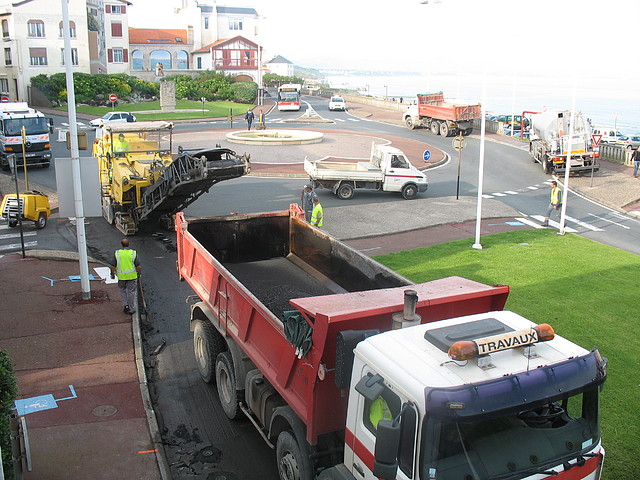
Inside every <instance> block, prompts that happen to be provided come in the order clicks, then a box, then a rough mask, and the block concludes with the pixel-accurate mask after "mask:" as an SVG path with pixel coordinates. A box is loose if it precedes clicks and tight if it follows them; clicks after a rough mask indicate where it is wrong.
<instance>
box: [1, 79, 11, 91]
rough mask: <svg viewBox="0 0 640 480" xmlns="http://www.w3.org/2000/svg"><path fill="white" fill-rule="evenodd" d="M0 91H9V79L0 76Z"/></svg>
mask: <svg viewBox="0 0 640 480" xmlns="http://www.w3.org/2000/svg"><path fill="white" fill-rule="evenodd" d="M0 92H2V93H9V80H8V79H6V78H0Z"/></svg>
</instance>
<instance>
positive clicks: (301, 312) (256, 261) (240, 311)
mask: <svg viewBox="0 0 640 480" xmlns="http://www.w3.org/2000/svg"><path fill="white" fill-rule="evenodd" d="M176 232H177V245H178V270H179V274H180V276H181V278H184V279H185V280H186V281H187V282H188V283H189V284H190V285H191V287H192V288H193V289H194V291H195V292H196V293H197V294H198V296H199V297H200V299H201V300H202V301H203V302H204V303H205V304H206V305H207V307H208V308H209V309H210V310H211V311H212V312H213V313H214V316H215V317H216V321H215V322H216V325H215V326H216V328H217V329H218V331H220V332H221V333H222V334H223V335H226V336H230V337H232V338H233V339H234V340H235V342H236V343H237V344H238V345H239V346H240V347H241V348H242V350H243V351H244V352H245V353H246V354H247V356H248V357H249V358H250V359H251V360H252V361H253V363H254V364H255V365H256V366H257V367H258V368H259V369H260V371H261V372H262V373H263V374H264V376H265V378H266V379H267V380H268V381H269V382H270V383H271V384H272V385H273V386H274V387H275V388H276V390H277V391H278V392H279V394H280V395H281V396H282V397H283V398H284V400H285V401H286V402H287V404H288V405H289V406H290V407H291V408H292V409H293V410H294V411H295V413H296V414H297V415H298V416H299V417H300V419H301V420H302V422H303V423H304V424H305V425H306V427H307V440H308V441H309V442H310V443H311V444H315V443H316V441H317V439H318V436H320V435H322V434H325V433H330V432H336V431H340V430H342V429H343V428H344V424H345V416H346V409H347V397H346V395H343V392H342V391H341V388H339V387H338V384H339V383H340V381H339V379H338V378H337V376H336V375H337V372H336V370H340V368H341V367H342V368H344V365H337V363H338V362H337V360H336V355H337V353H336V350H337V344H338V336H339V334H340V333H341V332H343V331H345V330H371V329H377V330H379V331H386V330H389V329H390V328H391V325H392V322H391V314H392V313H396V312H402V311H403V302H404V291H405V290H407V289H414V290H416V291H417V292H418V297H419V301H418V307H417V312H418V313H419V314H420V315H422V318H423V319H424V321H435V320H440V319H442V318H451V317H455V316H459V315H467V314H471V313H480V312H486V311H491V310H501V309H502V308H503V306H504V303H505V302H506V298H507V295H508V287H506V286H494V287H490V286H487V285H483V284H480V283H477V282H472V281H470V280H466V279H462V278H459V277H452V278H449V279H444V280H438V281H436V282H429V283H425V284H420V285H415V284H412V283H411V282H410V281H409V280H407V279H406V278H404V277H402V276H400V275H398V274H397V273H395V272H393V271H391V270H389V269H387V268H386V267H384V266H383V265H381V264H379V263H377V262H375V261H374V260H373V259H371V258H369V257H366V256H364V255H362V254H361V253H359V252H358V251H356V250H354V249H352V248H351V247H349V246H347V245H345V244H343V243H341V242H339V241H338V240H336V239H334V238H332V237H330V236H329V235H326V234H324V233H323V232H321V231H320V230H318V229H316V228H313V227H311V226H309V225H308V224H307V223H306V222H305V221H304V217H303V212H302V211H301V209H300V208H299V207H298V206H297V205H295V206H292V208H291V210H290V211H283V212H270V213H264V214H255V215H235V216H227V217H213V218H198V219H186V218H185V217H184V214H183V213H179V214H178V215H177V219H176ZM287 311H294V312H295V313H296V314H297V315H298V318H299V319H300V320H301V322H302V323H303V324H306V325H308V326H309V327H310V329H311V344H310V346H309V348H308V351H306V353H305V354H302V355H297V354H296V349H295V348H294V347H293V345H292V344H291V343H290V341H289V340H287V336H286V333H285V322H286V321H287V320H286V319H285V318H284V312H287ZM347 353H350V352H347ZM346 367H347V369H349V368H350V367H349V366H348V365H347V366H346ZM321 371H324V372H326V376H323V375H319V373H320V372H321ZM321 376H322V377H323V378H322V379H320V377H321Z"/></svg>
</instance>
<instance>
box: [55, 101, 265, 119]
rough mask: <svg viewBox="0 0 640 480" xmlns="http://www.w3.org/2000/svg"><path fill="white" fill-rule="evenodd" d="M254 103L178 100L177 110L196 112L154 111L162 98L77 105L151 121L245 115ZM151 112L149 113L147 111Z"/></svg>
mask: <svg viewBox="0 0 640 480" xmlns="http://www.w3.org/2000/svg"><path fill="white" fill-rule="evenodd" d="M253 107H254V105H251V104H246V103H234V102H204V105H203V104H202V102H196V101H193V100H178V101H176V109H177V110H197V111H194V112H162V113H154V112H153V110H160V100H155V101H153V102H143V103H123V104H120V105H117V106H116V107H115V108H114V109H112V108H111V107H91V106H88V105H78V106H77V107H76V109H77V111H78V112H79V113H86V114H89V115H95V116H96V117H101V116H102V115H104V114H105V113H107V112H110V111H111V110H117V111H119V112H131V113H133V114H134V115H135V116H136V118H137V119H138V121H150V120H188V119H194V120H195V119H199V118H212V117H215V118H217V117H227V116H228V115H229V112H231V113H232V114H233V115H234V116H235V115H244V114H245V113H246V112H247V110H249V109H250V108H253ZM56 109H57V110H62V111H65V112H66V111H67V107H57V108H56ZM145 112H149V113H145Z"/></svg>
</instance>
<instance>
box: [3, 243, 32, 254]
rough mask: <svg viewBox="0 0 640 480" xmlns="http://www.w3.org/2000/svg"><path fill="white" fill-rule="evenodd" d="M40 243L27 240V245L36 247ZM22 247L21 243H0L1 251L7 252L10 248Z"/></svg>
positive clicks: (25, 244)
mask: <svg viewBox="0 0 640 480" xmlns="http://www.w3.org/2000/svg"><path fill="white" fill-rule="evenodd" d="M37 245H38V242H25V243H24V246H25V247H35V246H37ZM20 248H22V246H21V245H20V244H19V243H12V244H10V245H0V252H7V251H9V250H18V249H20Z"/></svg>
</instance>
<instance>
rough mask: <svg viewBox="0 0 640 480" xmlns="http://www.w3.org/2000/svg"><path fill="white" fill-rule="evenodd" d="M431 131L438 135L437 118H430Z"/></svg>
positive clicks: (438, 125)
mask: <svg viewBox="0 0 640 480" xmlns="http://www.w3.org/2000/svg"><path fill="white" fill-rule="evenodd" d="M430 128H431V133H433V134H434V135H440V122H438V121H437V120H431V126H430Z"/></svg>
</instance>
